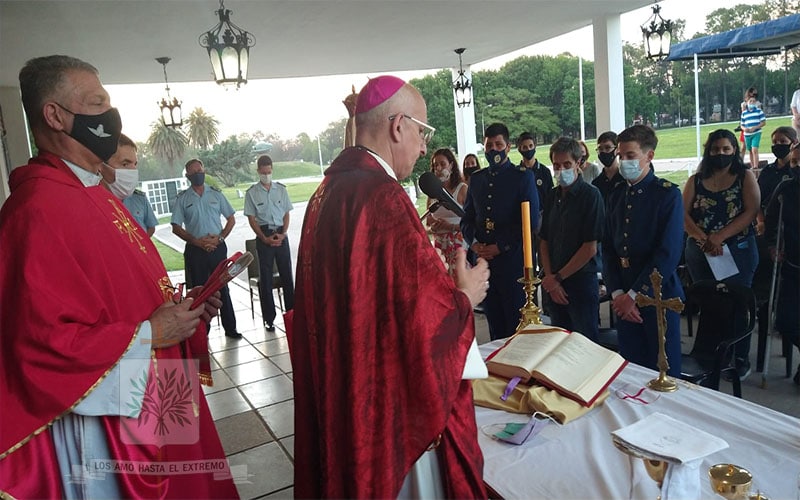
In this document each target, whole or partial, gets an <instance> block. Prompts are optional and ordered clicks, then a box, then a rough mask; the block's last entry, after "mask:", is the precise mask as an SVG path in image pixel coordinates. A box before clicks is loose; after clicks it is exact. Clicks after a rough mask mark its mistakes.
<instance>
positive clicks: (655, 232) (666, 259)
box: [603, 166, 684, 376]
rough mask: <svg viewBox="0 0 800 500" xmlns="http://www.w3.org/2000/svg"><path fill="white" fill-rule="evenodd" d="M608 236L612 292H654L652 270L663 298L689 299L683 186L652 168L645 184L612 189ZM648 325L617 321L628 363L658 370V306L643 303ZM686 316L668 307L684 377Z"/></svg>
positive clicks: (670, 342) (607, 275)
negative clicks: (683, 268)
mask: <svg viewBox="0 0 800 500" xmlns="http://www.w3.org/2000/svg"><path fill="white" fill-rule="evenodd" d="M606 210H607V212H606V231H605V233H604V237H603V279H604V280H605V284H606V286H607V287H608V289H609V290H610V291H616V290H622V291H623V292H626V293H627V292H628V291H629V290H633V291H634V292H638V293H641V294H644V295H648V296H650V297H652V296H653V290H652V285H651V283H650V273H652V272H653V268H656V269H658V272H659V273H660V274H661V276H663V278H664V280H663V283H662V288H661V296H662V297H663V298H664V299H669V298H672V297H680V298H681V299H683V298H684V294H683V287H681V283H680V280H679V279H678V274H677V267H678V263H679V261H680V258H681V251H682V248H683V200H682V197H681V193H680V190H679V189H678V187H677V186H676V185H675V184H673V183H671V182H669V181H666V180H663V179H659V178H658V177H656V176H655V174H654V173H653V170H652V166H651V167H650V172H648V174H647V175H646V176H645V178H644V179H642V180H641V181H640V182H639V183H637V184H635V185H633V186H630V185H628V183H627V182H626V183H624V184H622V185H620V186H618V187H617V188H616V189H615V190H614V191H612V192H611V194H610V196H609V198H608V202H607V205H606ZM640 313H641V316H642V319H643V320H644V323H642V324H638V323H632V322H629V321H625V320H620V321H619V322H618V323H617V332H618V335H619V350H620V354H621V355H622V356H623V357H625V359H627V360H628V361H631V362H633V363H637V364H640V365H642V366H646V367H648V368H653V369H658V367H657V360H658V327H657V319H656V312H655V308H654V307H643V308H641V309H640ZM680 340H681V339H680V315H679V314H677V313H675V312H672V311H667V332H666V348H667V358H668V360H669V365H670V367H669V374H670V375H674V376H677V375H680V369H681V344H680Z"/></svg>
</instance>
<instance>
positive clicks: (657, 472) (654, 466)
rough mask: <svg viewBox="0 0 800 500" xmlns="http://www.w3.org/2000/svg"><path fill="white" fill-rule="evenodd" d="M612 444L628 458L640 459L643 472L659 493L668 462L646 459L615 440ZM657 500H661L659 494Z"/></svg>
mask: <svg viewBox="0 0 800 500" xmlns="http://www.w3.org/2000/svg"><path fill="white" fill-rule="evenodd" d="M612 442H613V443H614V447H616V448H617V449H618V450H619V451H621V452H622V453H624V454H626V455H628V456H630V457H634V458H640V459H641V460H642V461H643V462H644V470H645V471H647V475H648V476H650V479H652V480H653V481H655V482H656V484H657V485H658V490H659V492H660V491H661V487H662V486H663V485H664V478H665V477H667V470H668V469H669V462H667V461H665V460H658V459H655V458H650V457H647V456H645V455H643V454H641V453H638V452H636V451H633V450H631V449H630V448H626V447H625V446H623V445H622V444H621V443H619V442H617V441H616V440H612ZM657 500H661V495H660V494H659V495H658V497H657Z"/></svg>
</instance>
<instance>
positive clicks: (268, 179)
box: [258, 174, 272, 184]
mask: <svg viewBox="0 0 800 500" xmlns="http://www.w3.org/2000/svg"><path fill="white" fill-rule="evenodd" d="M258 179H259V180H260V181H261V182H262V183H263V184H271V183H272V174H258Z"/></svg>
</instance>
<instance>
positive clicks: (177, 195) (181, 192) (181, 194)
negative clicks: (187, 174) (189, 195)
mask: <svg viewBox="0 0 800 500" xmlns="http://www.w3.org/2000/svg"><path fill="white" fill-rule="evenodd" d="M186 191H188V189H182V190H180V191H178V194H176V195H175V197H176V198H178V197H180V196H183V193H185V192H186Z"/></svg>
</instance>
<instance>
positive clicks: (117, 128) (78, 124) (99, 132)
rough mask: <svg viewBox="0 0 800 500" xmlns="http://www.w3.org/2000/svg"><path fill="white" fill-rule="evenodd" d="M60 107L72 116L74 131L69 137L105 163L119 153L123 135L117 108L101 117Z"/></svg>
mask: <svg viewBox="0 0 800 500" xmlns="http://www.w3.org/2000/svg"><path fill="white" fill-rule="evenodd" d="M56 105H58V107H60V108H61V109H63V110H64V111H66V112H67V113H70V114H72V116H73V117H74V118H73V120H72V130H70V131H69V132H68V133H67V135H68V136H70V137H72V138H73V139H75V140H76V141H78V142H79V143H80V144H81V145H83V146H84V147H85V148H86V149H88V150H89V151H91V152H92V153H94V155H95V156H97V157H98V158H100V159H101V160H103V161H108V159H109V158H111V157H112V156H114V153H116V152H117V145H118V144H119V136H120V134H121V133H122V119H121V118H120V116H119V111H118V110H117V108H109V110H108V111H106V112H105V113H100V114H99V115H82V114H79V113H73V112H72V111H70V110H68V109H67V108H65V107H64V106H62V105H61V104H58V103H56Z"/></svg>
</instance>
